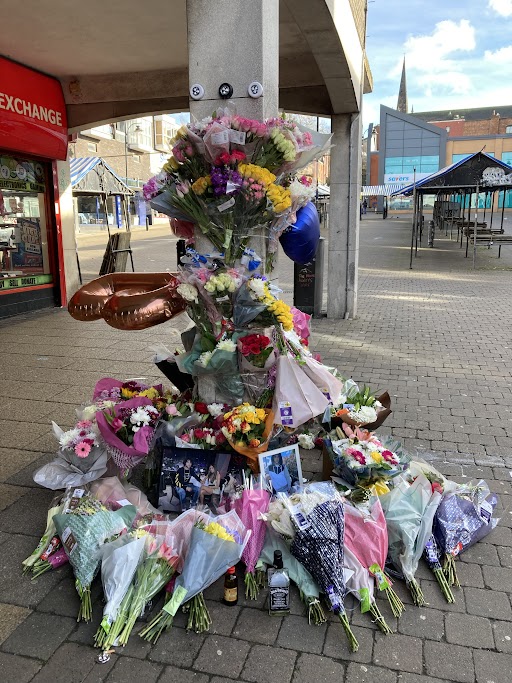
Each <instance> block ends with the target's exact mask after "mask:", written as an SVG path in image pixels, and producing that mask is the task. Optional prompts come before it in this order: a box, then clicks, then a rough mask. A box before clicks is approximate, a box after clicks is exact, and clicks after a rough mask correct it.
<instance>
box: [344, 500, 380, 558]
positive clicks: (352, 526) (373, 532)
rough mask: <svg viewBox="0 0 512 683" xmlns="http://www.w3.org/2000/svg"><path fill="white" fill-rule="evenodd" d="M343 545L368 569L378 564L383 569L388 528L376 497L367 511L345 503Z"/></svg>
mask: <svg viewBox="0 0 512 683" xmlns="http://www.w3.org/2000/svg"><path fill="white" fill-rule="evenodd" d="M344 509H345V547H346V548H348V549H349V550H350V551H351V552H352V553H353V554H354V555H355V556H356V557H357V559H358V560H359V562H361V564H362V565H363V566H364V567H366V568H367V569H369V568H370V567H371V566H372V565H373V564H378V565H379V567H380V568H381V569H384V565H385V564H386V557H387V554H388V528H387V525H386V518H385V517H384V511H383V509H382V505H381V503H380V499H379V498H376V499H375V500H374V501H373V503H372V505H371V508H370V509H369V510H368V511H363V510H361V509H360V508H358V507H356V506H354V505H349V504H348V503H347V504H346V505H345V508H344Z"/></svg>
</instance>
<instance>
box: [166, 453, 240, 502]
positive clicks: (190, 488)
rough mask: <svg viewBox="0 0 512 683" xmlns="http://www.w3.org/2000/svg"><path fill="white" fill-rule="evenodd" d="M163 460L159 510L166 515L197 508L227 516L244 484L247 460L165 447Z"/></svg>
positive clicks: (220, 454) (222, 454)
mask: <svg viewBox="0 0 512 683" xmlns="http://www.w3.org/2000/svg"><path fill="white" fill-rule="evenodd" d="M159 458H160V462H161V469H160V476H159V485H158V508H159V509H160V510H161V511H162V512H178V513H179V512H182V511H183V510H188V509H190V508H196V507H197V508H199V509H203V510H205V511H208V510H210V511H211V512H213V513H214V514H217V512H218V513H222V512H225V511H226V510H227V509H229V504H230V499H231V497H233V495H234V493H235V491H236V489H237V487H240V486H241V483H242V469H243V459H241V458H240V457H239V456H238V454H236V455H232V454H230V453H219V452H218V451H210V450H205V449H201V448H178V447H176V446H170V445H169V446H163V445H162V446H161V450H160V453H159Z"/></svg>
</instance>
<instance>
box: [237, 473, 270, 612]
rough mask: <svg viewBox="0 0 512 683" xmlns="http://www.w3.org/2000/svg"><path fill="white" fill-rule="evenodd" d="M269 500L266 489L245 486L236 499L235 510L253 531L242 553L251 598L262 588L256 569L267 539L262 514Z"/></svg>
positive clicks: (246, 582)
mask: <svg viewBox="0 0 512 683" xmlns="http://www.w3.org/2000/svg"><path fill="white" fill-rule="evenodd" d="M251 481H252V479H251ZM269 500H270V495H269V493H268V491H266V490H265V489H255V488H244V490H243V492H242V497H241V498H237V499H236V501H235V510H236V512H237V513H238V516H239V517H240V520H241V522H242V524H243V525H244V526H245V528H246V529H248V530H250V532H251V535H250V537H249V541H248V543H247V545H246V546H245V548H244V551H243V553H242V560H243V561H244V562H245V597H246V598H250V599H251V600H257V598H258V593H259V589H260V583H258V581H257V579H256V574H255V569H256V563H257V562H258V559H259V557H260V554H261V549H262V547H263V543H264V541H265V530H266V525H265V521H264V519H263V518H262V515H264V514H265V513H266V512H267V509H268V504H269Z"/></svg>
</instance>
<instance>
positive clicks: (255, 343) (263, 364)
mask: <svg viewBox="0 0 512 683" xmlns="http://www.w3.org/2000/svg"><path fill="white" fill-rule="evenodd" d="M237 346H238V350H239V352H240V354H241V356H242V358H243V359H244V360H245V361H246V362H247V363H248V364H249V367H251V366H252V367H255V368H260V369H264V368H267V367H270V365H272V363H273V362H274V359H273V358H271V357H270V355H271V353H272V352H273V350H274V347H273V346H272V344H271V341H270V339H269V337H266V336H265V335H264V334H247V335H245V336H244V337H239V338H238V342H237Z"/></svg>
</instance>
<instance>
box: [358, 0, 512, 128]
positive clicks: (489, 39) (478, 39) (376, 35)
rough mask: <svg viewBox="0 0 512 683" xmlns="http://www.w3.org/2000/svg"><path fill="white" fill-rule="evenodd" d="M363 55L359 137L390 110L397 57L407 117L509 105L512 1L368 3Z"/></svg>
mask: <svg viewBox="0 0 512 683" xmlns="http://www.w3.org/2000/svg"><path fill="white" fill-rule="evenodd" d="M366 51H367V55H368V60H369V62H370V68H371V70H372V74H373V82H374V88H373V92H372V93H371V94H369V95H365V96H364V100H363V131H366V130H367V128H368V125H369V124H370V123H374V124H375V123H378V122H379V118H380V116H379V109H380V105H381V104H384V105H386V106H388V107H392V108H393V109H394V108H396V104H397V98H398V90H399V86H400V76H401V73H402V62H403V58H404V55H405V63H406V73H407V94H408V100H409V111H411V107H413V108H414V111H415V112H421V111H435V110H440V109H448V110H452V109H457V108H461V107H466V108H468V107H483V106H489V107H491V106H492V107H494V106H496V109H497V111H499V105H507V104H508V105H512V0H428V1H426V0H368V24H367V41H366Z"/></svg>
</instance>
